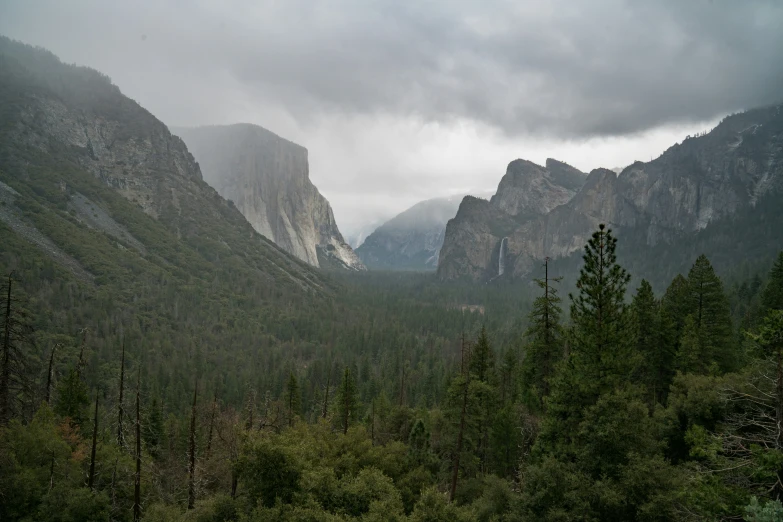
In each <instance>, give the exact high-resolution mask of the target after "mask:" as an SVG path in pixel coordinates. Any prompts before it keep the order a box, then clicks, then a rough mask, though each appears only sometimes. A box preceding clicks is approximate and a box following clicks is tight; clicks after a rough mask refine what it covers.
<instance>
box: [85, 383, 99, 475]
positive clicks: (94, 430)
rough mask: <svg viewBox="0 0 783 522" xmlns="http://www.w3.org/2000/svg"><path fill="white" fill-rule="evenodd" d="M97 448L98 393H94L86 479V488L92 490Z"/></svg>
mask: <svg viewBox="0 0 783 522" xmlns="http://www.w3.org/2000/svg"><path fill="white" fill-rule="evenodd" d="M97 446H98V392H97V391H96V392H95V417H93V423H92V450H91V451H90V475H89V477H88V478H87V487H88V488H90V489H93V484H94V483H95V449H96V448H97Z"/></svg>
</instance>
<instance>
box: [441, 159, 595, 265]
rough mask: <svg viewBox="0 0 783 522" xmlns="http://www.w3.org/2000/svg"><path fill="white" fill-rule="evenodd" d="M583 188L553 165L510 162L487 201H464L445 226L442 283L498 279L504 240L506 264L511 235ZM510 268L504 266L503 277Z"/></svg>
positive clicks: (571, 171) (575, 176) (576, 174)
mask: <svg viewBox="0 0 783 522" xmlns="http://www.w3.org/2000/svg"><path fill="white" fill-rule="evenodd" d="M583 183H585V175H584V174H583V173H582V172H580V171H578V170H577V169H575V168H573V167H571V166H569V165H567V164H565V163H561V162H559V161H555V160H552V159H549V160H547V162H546V165H545V166H543V167H542V166H540V165H536V164H535V163H532V162H530V161H525V160H519V159H518V160H514V161H512V162H511V163H509V165H508V168H507V169H506V174H505V175H504V176H503V178H502V179H501V180H500V184H499V185H498V190H497V192H496V193H495V195H494V196H493V197H492V199H491V200H490V201H486V200H482V199H478V198H473V197H470V196H469V197H466V198H465V199H463V200H462V203H461V204H460V206H459V210H458V212H457V215H456V216H455V217H454V219H452V220H450V221H449V222H448V224H447V226H446V232H445V239H444V242H443V247H442V248H441V253H440V260H439V263H438V275H439V276H440V277H441V278H442V279H457V278H468V279H473V280H488V279H492V278H493V277H495V276H497V275H498V268H499V258H498V256H499V254H500V246H501V242H502V240H503V238H505V237H508V238H509V240H508V242H507V245H506V249H505V250H506V259H504V261H508V258H509V257H510V256H511V255H512V252H513V250H512V249H513V246H512V237H511V236H512V235H513V234H514V233H515V232H516V231H517V229H518V228H519V227H520V226H521V225H522V224H523V223H525V222H527V221H530V220H535V219H536V218H538V217H540V216H543V215H546V214H547V213H549V212H551V211H553V210H554V209H556V208H557V207H559V206H561V205H563V204H565V203H567V202H568V201H569V200H570V199H572V198H573V197H574V195H575V194H576V191H577V190H578V189H579V188H580V187H581V186H582V184H583ZM512 268H513V265H512V264H510V263H505V272H509V271H511V269H512Z"/></svg>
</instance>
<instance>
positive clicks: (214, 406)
mask: <svg viewBox="0 0 783 522" xmlns="http://www.w3.org/2000/svg"><path fill="white" fill-rule="evenodd" d="M216 412H217V392H215V398H214V399H212V413H211V414H210V416H209V435H207V459H209V456H210V454H211V453H212V431H213V430H214V428H215V413H216Z"/></svg>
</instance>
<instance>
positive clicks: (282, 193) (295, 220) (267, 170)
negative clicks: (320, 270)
mask: <svg viewBox="0 0 783 522" xmlns="http://www.w3.org/2000/svg"><path fill="white" fill-rule="evenodd" d="M174 132H176V133H177V134H179V135H180V136H181V137H182V139H183V140H185V143H187V145H188V148H189V150H190V151H191V152H192V153H193V155H194V156H195V157H196V159H197V160H198V162H199V164H200V166H201V169H202V172H203V173H204V179H205V180H206V181H207V182H208V183H209V184H210V185H212V186H213V187H215V189H216V190H217V191H218V193H220V195H221V196H223V197H224V198H226V199H229V200H231V201H233V202H234V204H235V205H236V206H237V208H238V209H239V210H240V212H242V214H244V216H245V218H247V220H248V221H249V222H250V224H251V225H253V228H255V229H256V231H258V232H259V233H261V234H263V235H264V236H266V237H267V238H269V239H270V240H272V241H274V242H275V243H276V244H277V245H278V246H280V247H281V248H282V249H284V250H285V251H287V252H289V253H291V254H293V255H294V256H296V257H298V258H299V259H301V260H303V261H305V262H307V263H309V264H311V265H313V266H324V267H326V266H330V267H342V268H348V269H351V270H363V269H364V265H362V263H361V261H360V260H359V258H358V257H357V256H356V254H355V253H354V252H353V250H352V249H351V247H350V246H349V245H348V244H347V243H346V242H345V241H344V239H343V236H342V234H340V230H339V229H338V228H337V224H336V223H335V220H334V214H333V213H332V208H331V206H330V205H329V202H328V201H327V200H326V198H324V197H323V196H322V195H321V194H320V192H318V189H317V188H316V187H315V185H313V184H312V183H311V182H310V178H309V167H308V160H307V149H305V148H304V147H302V146H300V145H297V144H296V143H293V142H290V141H288V140H285V139H283V138H281V137H279V136H277V135H275V134H273V133H272V132H269V131H268V130H266V129H264V128H262V127H258V126H256V125H250V124H236V125H228V126H210V127H198V128H178V129H174Z"/></svg>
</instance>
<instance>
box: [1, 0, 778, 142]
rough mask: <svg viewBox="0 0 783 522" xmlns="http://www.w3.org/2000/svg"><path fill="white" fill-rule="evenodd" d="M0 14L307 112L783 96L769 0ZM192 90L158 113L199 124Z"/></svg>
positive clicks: (623, 106) (449, 118)
mask: <svg viewBox="0 0 783 522" xmlns="http://www.w3.org/2000/svg"><path fill="white" fill-rule="evenodd" d="M107 6H109V7H107ZM8 11H9V14H10V16H6V17H5V20H6V21H5V23H2V25H0V28H2V30H3V32H11V33H12V34H11V35H12V36H17V34H13V33H25V31H27V32H26V33H25V34H23V35H21V36H25V35H26V34H29V35H30V38H29V39H28V40H30V41H32V43H42V44H44V45H51V41H52V40H53V39H54V40H57V39H59V42H60V43H61V45H62V46H64V47H66V48H68V49H69V50H70V54H71V55H73V56H75V57H78V56H82V55H83V56H93V61H95V62H98V63H96V65H99V64H100V63H103V62H102V60H103V61H105V62H107V64H109V66H110V60H111V59H112V57H113V58H114V59H116V60H117V61H118V62H119V63H118V64H117V68H119V67H129V66H132V68H133V69H134V70H135V72H129V73H124V72H121V73H120V74H128V75H130V74H140V73H142V71H143V70H144V67H148V68H149V67H156V68H158V69H159V70H161V71H167V72H168V73H169V74H171V75H176V76H177V77H178V78H180V80H181V81H185V80H187V79H190V80H192V81H193V82H197V83H198V84H199V85H194V86H193V87H192V89H193V91H194V92H195V93H198V94H195V93H194V94H193V95H192V98H193V99H194V100H195V99H196V98H197V97H198V96H204V95H207V96H209V95H213V96H215V97H219V96H225V95H226V94H225V92H224V90H221V88H220V87H219V86H217V85H215V84H216V83H217V81H218V79H222V81H224V82H227V81H228V80H231V82H233V85H234V88H235V89H236V90H237V92H236V93H235V94H237V95H240V94H241V96H243V97H244V98H245V99H246V100H248V103H259V104H264V105H276V106H280V107H282V108H283V109H284V110H285V111H286V112H287V113H289V114H291V115H292V116H293V117H294V118H296V119H297V120H298V121H300V122H303V123H305V124H306V123H307V122H308V121H309V120H310V119H311V118H314V117H318V116H319V115H320V116H323V115H327V116H328V115H329V114H343V115H374V114H387V115H396V116H400V117H408V116H416V117H420V118H422V119H424V120H427V121H438V122H444V123H447V124H449V123H451V122H453V121H456V120H461V119H467V120H473V121H476V122H480V123H482V124H486V125H489V126H492V127H494V128H497V129H500V130H502V131H503V132H504V133H506V134H507V135H509V136H515V135H524V134H536V135H542V134H544V135H551V136H559V137H561V138H585V137H593V136H616V135H625V134H631V133H637V132H641V131H644V130H646V129H650V128H653V127H657V126H660V125H666V124H672V123H683V122H693V121H703V120H707V119H711V118H714V117H716V116H718V115H722V114H725V113H728V112H732V111H735V110H739V109H742V108H747V107H751V106H756V105H763V104H767V103H774V102H777V101H780V99H781V98H783V89H781V86H783V60H781V56H780V52H781V49H783V31H781V30H780V28H781V27H783V2H779V1H776V0H768V1H764V0H746V1H743V2H738V1H736V0H712V1H709V0H688V1H681V0H662V1H655V2H648V1H642V0H599V1H590V2H586V1H576V0H571V1H568V0H553V1H540V2H523V1H506V0H486V1H483V2H467V1H432V0H430V1H427V0H421V1H411V2H403V1H399V0H375V1H370V0H355V1H351V0H333V1H325V0H313V1H305V0H287V1H285V2H277V1H265V2H258V1H255V0H254V1H251V0H232V1H228V2H219V3H218V2H215V3H210V2H181V1H176V0H169V1H157V2H151V1H150V2H133V3H130V2H125V3H123V4H119V3H113V2H112V3H109V2H98V1H97V0H96V1H78V2H69V3H67V6H65V5H64V3H61V2H54V1H31V2H25V3H19V4H15V5H14V6H13V7H11V8H9V9H8ZM63 13H68V22H69V23H68V24H65V25H64V24H63V18H62V16H63ZM25 28H26V29H25ZM36 34H40V35H43V36H45V38H46V39H48V41H46V42H37V41H35V40H33V38H34V37H35V36H36ZM142 34H144V35H145V36H146V37H147V38H146V40H141V39H140V35H142ZM96 46H101V47H103V48H104V49H103V50H96V49H95V47H96ZM51 47H53V49H52V50H54V51H55V52H58V48H57V47H58V46H57V45H51ZM101 53H103V54H101ZM107 72H109V73H110V74H112V76H116V74H115V73H113V71H111V70H110V71H107ZM129 81H133V80H132V79H130V80H129ZM137 81H138V80H137ZM149 81H153V82H154V81H155V79H154V78H150V79H149ZM121 85H122V83H121ZM160 88H161V89H162V90H163V91H164V92H176V89H175V88H174V87H172V86H168V87H167V86H161V87H160ZM181 88H182V86H180V89H181ZM166 89H169V90H168V91H166ZM189 99H190V97H189V95H187V94H186V95H185V96H184V98H183V99H178V100H173V101H172V103H171V104H170V105H169V106H167V107H166V108H165V109H164V112H165V113H166V114H165V117H167V118H169V119H172V120H175V122H178V123H211V122H210V121H193V119H194V116H193V114H192V112H193V111H194V110H195V109H196V108H197V107H194V106H193V104H192V103H187V100H189ZM220 103H222V102H217V105H220ZM203 105H204V102H203V101H202V102H201V106H203ZM213 111H216V114H217V113H219V109H213ZM201 117H202V118H209V117H210V114H209V112H207V113H206V114H202V115H201ZM213 119H214V118H213Z"/></svg>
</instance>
